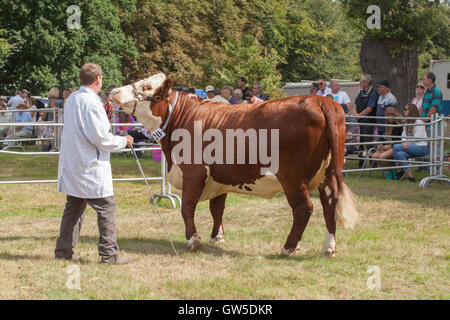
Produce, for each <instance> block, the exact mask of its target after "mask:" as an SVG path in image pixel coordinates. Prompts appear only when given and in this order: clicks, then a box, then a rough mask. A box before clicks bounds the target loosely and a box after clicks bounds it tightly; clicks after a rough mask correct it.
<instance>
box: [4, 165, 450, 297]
mask: <svg viewBox="0 0 450 320" xmlns="http://www.w3.org/2000/svg"><path fill="white" fill-rule="evenodd" d="M144 163H145V162H144ZM121 164H123V166H121ZM113 167H120V168H121V169H120V172H121V175H123V176H137V173H136V167H135V163H134V165H133V163H132V162H131V161H130V159H123V160H122V159H119V160H118V159H113ZM146 168H147V169H148V170H150V171H151V170H154V165H152V164H147V167H146ZM30 170H31V169H30ZM0 172H2V171H1V169H0ZM33 174H37V173H36V172H34V173H33ZM347 182H348V184H349V186H350V187H351V188H352V190H353V191H354V193H355V194H356V195H357V197H358V207H359V209H360V212H361V214H362V216H363V217H362V219H361V223H360V224H359V225H357V226H356V227H355V229H354V230H350V231H345V230H341V229H339V230H338V232H337V245H338V250H339V252H338V254H337V256H336V257H335V258H334V259H331V260H328V259H323V258H321V257H320V256H319V251H320V249H321V247H322V242H323V238H324V233H325V223H324V219H323V215H322V209H321V205H320V201H319V199H318V196H317V194H313V197H312V200H313V203H314V213H313V215H312V217H311V219H310V222H309V224H308V226H307V228H306V230H305V233H304V235H303V239H302V241H301V242H300V245H299V248H298V251H297V252H296V254H295V256H293V257H291V258H284V257H280V255H279V252H280V249H281V247H282V245H283V243H284V241H285V240H286V237H287V235H288V233H289V230H290V227H291V223H292V214H291V211H290V208H289V206H288V204H287V202H286V200H285V198H284V196H283V195H278V196H276V197H275V198H273V199H271V200H264V199H259V198H251V197H247V196H240V195H229V197H228V199H227V208H226V211H225V215H224V227H225V236H226V242H224V243H220V244H214V245H212V244H209V242H208V239H209V236H210V232H211V228H212V218H211V215H210V213H209V209H208V203H207V202H204V203H201V204H199V206H198V210H197V213H196V223H197V228H198V231H199V234H200V235H201V237H202V238H203V243H204V247H203V249H202V250H201V251H200V252H195V253H191V252H188V251H187V246H186V241H185V239H184V224H183V221H182V218H181V214H180V211H179V209H176V210H174V209H172V208H170V206H169V205H168V201H163V202H162V204H161V214H162V215H163V217H164V219H165V221H166V223H167V225H168V228H169V232H170V233H171V236H172V238H173V240H174V244H175V246H176V248H177V250H178V251H179V253H180V257H175V256H174V253H173V250H172V247H171V245H170V242H169V241H168V239H167V236H166V234H165V232H164V230H163V227H162V224H161V221H160V219H159V217H158V215H157V214H156V211H155V209H154V207H153V206H151V205H150V204H149V195H148V192H147V190H146V187H145V185H144V184H143V183H116V184H115V191H116V200H117V203H118V206H119V207H118V212H117V217H118V223H119V246H120V248H121V254H122V255H125V256H129V257H130V258H131V259H132V260H133V263H132V264H131V265H127V266H104V265H100V264H99V263H98V262H99V256H98V252H97V241H98V229H97V219H96V214H95V212H93V210H92V209H90V208H89V209H88V211H87V216H86V219H85V223H84V226H83V228H82V233H81V238H80V242H79V244H78V246H77V248H76V252H77V254H79V255H80V256H82V257H83V258H85V260H87V262H85V263H82V264H78V266H79V267H80V270H81V290H70V289H68V288H67V287H66V281H67V279H68V276H69V275H68V274H67V268H68V267H69V266H70V265H71V264H72V263H70V262H67V261H55V260H53V250H54V246H55V242H56V238H57V235H58V232H59V223H60V217H61V214H62V211H63V208H64V204H65V197H64V195H62V194H57V193H56V192H55V189H56V186H55V185H54V184H41V185H6V186H5V185H0V199H1V200H0V270H2V271H1V276H0V286H1V288H2V291H1V292H0V299H185V298H186V299H449V298H450V296H449V294H448V292H449V289H450V280H449V276H448V275H449V274H450V273H449V271H450V270H449V260H450V256H449V254H448V252H449V249H450V248H449V243H450V241H449V240H450V239H449V234H450V230H449V229H450V228H449V220H450V219H449V217H450V209H449V208H450V200H449V197H448V186H445V185H432V187H431V188H429V189H419V188H418V186H417V184H410V183H399V182H392V181H390V182H385V181H383V180H381V179H380V178H376V177H375V178H372V179H366V178H362V179H355V178H349V179H348V180H347ZM152 190H153V191H154V192H158V191H159V186H158V185H157V184H152ZM374 265H375V266H379V267H380V271H381V290H379V291H378V290H369V289H368V287H367V284H366V283H367V279H368V277H369V276H370V274H368V273H367V270H368V267H369V266H374Z"/></svg>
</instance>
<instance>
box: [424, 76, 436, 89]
mask: <svg viewBox="0 0 450 320" xmlns="http://www.w3.org/2000/svg"><path fill="white" fill-rule="evenodd" d="M422 81H423V84H424V85H425V87H427V88H429V87H430V86H431V84H432V82H433V81H431V79H428V77H427V75H426V74H424V75H423V80H422Z"/></svg>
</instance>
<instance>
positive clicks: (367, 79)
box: [360, 74, 373, 85]
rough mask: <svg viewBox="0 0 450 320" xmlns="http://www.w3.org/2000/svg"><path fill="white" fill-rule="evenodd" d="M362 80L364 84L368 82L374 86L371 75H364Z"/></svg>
mask: <svg viewBox="0 0 450 320" xmlns="http://www.w3.org/2000/svg"><path fill="white" fill-rule="evenodd" d="M360 79H361V80H362V81H364V82H367V83H368V84H369V85H372V82H373V79H372V76H371V75H370V74H363V75H362V76H361V78H360Z"/></svg>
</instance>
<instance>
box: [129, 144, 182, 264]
mask: <svg viewBox="0 0 450 320" xmlns="http://www.w3.org/2000/svg"><path fill="white" fill-rule="evenodd" d="M131 152H132V153H133V155H134V158H135V159H136V162H137V165H138V167H139V170H140V171H141V174H142V177H143V178H144V181H145V184H146V185H147V189H148V192H149V193H150V196H151V198H152V201H153V203H154V204H155V206H156V211H157V212H158V215H159V218H160V219H161V222H162V224H163V226H164V230H165V231H166V234H167V237H168V238H169V240H170V244H171V245H172V248H173V251H175V255H176V256H177V257H178V256H179V255H178V252H177V249H175V246H174V245H173V241H172V238H171V237H170V234H169V232H168V231H167V227H166V224H165V223H164V219H163V217H162V216H161V213H160V212H159V207H158V205H157V204H156V201H155V198H154V197H153V192H152V190H151V189H150V186H149V184H148V182H147V178H146V177H145V174H144V170H142V167H141V163H140V162H139V159H138V157H137V154H136V151H135V150H134V147H133V145H131Z"/></svg>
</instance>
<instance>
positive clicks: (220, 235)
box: [209, 226, 225, 243]
mask: <svg viewBox="0 0 450 320" xmlns="http://www.w3.org/2000/svg"><path fill="white" fill-rule="evenodd" d="M224 241H225V232H224V231H223V226H220V228H219V231H218V232H217V236H215V237H214V238H209V242H211V243H216V242H224Z"/></svg>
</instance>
